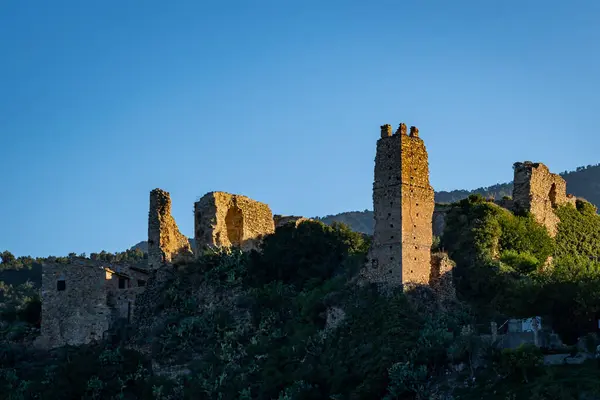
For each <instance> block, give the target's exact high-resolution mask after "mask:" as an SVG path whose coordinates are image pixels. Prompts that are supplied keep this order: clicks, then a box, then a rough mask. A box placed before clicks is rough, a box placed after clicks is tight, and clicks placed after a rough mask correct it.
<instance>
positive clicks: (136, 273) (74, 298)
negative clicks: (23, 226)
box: [36, 259, 148, 348]
mask: <svg viewBox="0 0 600 400" xmlns="http://www.w3.org/2000/svg"><path fill="white" fill-rule="evenodd" d="M147 279H148V271H147V269H146V265H145V262H144V263H142V264H140V265H130V264H117V263H114V264H113V263H107V262H102V261H93V260H88V259H75V260H71V262H70V263H68V264H60V263H51V264H45V265H43V267H42V290H41V300H42V323H41V335H40V337H39V338H38V339H37V342H36V344H37V345H38V346H40V347H43V348H54V347H59V346H65V345H81V344H86V343H90V342H92V341H94V340H101V339H105V338H106V337H107V334H109V333H110V331H111V328H113V327H114V326H115V325H116V324H117V323H118V322H119V321H124V322H129V321H130V320H131V318H132V316H133V312H134V306H135V298H136V296H137V295H138V294H140V293H141V292H142V291H143V290H144V288H145V285H146V281H147Z"/></svg>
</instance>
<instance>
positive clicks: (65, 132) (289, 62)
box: [0, 0, 600, 256]
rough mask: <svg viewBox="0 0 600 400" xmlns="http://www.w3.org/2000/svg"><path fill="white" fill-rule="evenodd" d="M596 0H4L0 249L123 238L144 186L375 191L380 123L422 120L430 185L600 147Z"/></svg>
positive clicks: (269, 196)
mask: <svg viewBox="0 0 600 400" xmlns="http://www.w3.org/2000/svg"><path fill="white" fill-rule="evenodd" d="M599 19H600V1H597V0H590V1H547V0H546V1H542V0H539V1H533V0H531V1H522V0H511V1H509V0H503V1H500V0H495V1H494V0H487V1H482V0H473V1H460V0H453V1H447V0H439V1H419V2H408V1H406V2H405V1H391V0H390V1H385V2H384V1H368V2H367V1H348V0H346V1H334V0H327V1H323V0H302V1H299V0H298V1H281V0H278V1H275V0H273V1H262V0H256V1H249V0H246V1H191V0H190V1H155V0H144V1H132V0H131V1H130V0H128V1H122V0H121V1H113V0H111V1H108V0H103V1H81V0H72V1H64V0H53V1H41V0H38V1H18V0H5V1H2V3H1V4H0V55H1V62H0V171H1V172H0V183H1V188H2V192H1V197H0V199H1V200H0V250H3V249H8V250H10V251H12V252H13V253H14V254H15V255H17V256H20V255H28V254H29V255H32V256H47V255H50V254H52V255H66V254H67V253H69V252H71V251H74V252H77V253H80V252H86V253H88V254H89V253H90V252H94V251H100V250H103V249H104V250H107V251H121V250H124V249H126V248H128V247H129V246H131V245H133V244H135V243H137V242H139V241H140V240H145V239H146V236H147V213H148V194H149V191H150V190H151V189H153V188H155V187H160V188H163V189H165V190H167V191H169V192H170V193H171V197H172V200H173V214H174V217H175V219H176V220H177V223H178V224H179V226H180V228H181V230H182V231H183V233H185V234H187V235H190V236H191V235H192V234H193V212H192V210H193V203H194V201H196V199H197V198H198V197H200V196H202V195H203V194H204V193H206V192H209V191H213V190H223V191H229V192H233V193H240V194H244V195H248V196H250V197H252V198H254V199H256V200H259V201H263V202H267V203H269V204H270V205H271V208H272V210H273V211H274V212H275V213H282V214H297V215H305V216H317V215H318V216H322V215H326V214H333V213H338V212H342V211H351V210H364V209H366V208H368V209H371V208H372V200H371V185H372V180H373V160H374V156H375V143H376V140H377V138H378V136H379V126H380V125H382V124H384V123H390V124H392V125H393V126H394V128H396V127H397V125H398V124H399V123H400V122H402V121H403V122H405V123H407V124H408V125H416V126H417V127H419V129H420V132H421V137H422V138H423V139H424V140H425V142H426V145H427V148H428V150H429V160H430V168H431V182H432V185H433V186H434V188H435V189H436V190H449V189H459V188H461V189H472V188H476V187H480V186H488V185H491V184H495V183H499V182H505V181H509V180H511V179H512V168H511V166H512V163H513V162H515V161H523V160H532V161H542V162H544V163H546V164H548V165H549V167H550V168H551V170H553V171H556V172H560V171H563V170H567V169H574V168H575V167H577V166H579V165H586V164H592V163H597V162H598V161H600V160H599V159H598V158H599V157H598V149H599V148H600V135H599V132H598V112H599V108H600V100H599V93H600V74H599V71H600V46H599V45H598V43H600V24H598V21H599Z"/></svg>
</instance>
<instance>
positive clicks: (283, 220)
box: [273, 214, 312, 229]
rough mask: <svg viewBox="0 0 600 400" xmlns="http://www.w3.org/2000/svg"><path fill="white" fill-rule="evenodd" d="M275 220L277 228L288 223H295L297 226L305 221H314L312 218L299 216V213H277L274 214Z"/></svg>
mask: <svg viewBox="0 0 600 400" xmlns="http://www.w3.org/2000/svg"><path fill="white" fill-rule="evenodd" d="M273 220H274V221H275V229H277V228H279V227H281V226H285V225H287V224H294V225H295V226H296V227H298V225H300V224H301V223H303V222H304V221H312V220H311V219H310V218H305V217H299V216H297V215H279V214H276V215H274V216H273Z"/></svg>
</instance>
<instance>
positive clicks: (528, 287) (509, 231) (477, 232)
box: [442, 196, 600, 343]
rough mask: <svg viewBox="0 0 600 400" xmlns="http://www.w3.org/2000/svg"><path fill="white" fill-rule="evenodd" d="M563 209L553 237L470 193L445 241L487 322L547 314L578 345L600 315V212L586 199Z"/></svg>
mask: <svg viewBox="0 0 600 400" xmlns="http://www.w3.org/2000/svg"><path fill="white" fill-rule="evenodd" d="M556 212H557V214H558V215H559V217H560V218H561V222H560V224H559V225H558V234H557V236H556V238H554V239H551V238H550V237H549V236H548V235H547V233H546V231H545V230H544V229H543V228H542V227H541V226H540V225H538V224H536V223H535V221H534V220H533V219H532V218H531V216H514V215H513V214H511V213H510V212H508V211H506V210H504V209H502V208H500V207H498V206H496V205H495V204H493V203H491V202H487V201H485V200H484V199H483V198H481V197H480V196H471V197H469V198H468V199H465V200H462V201H460V202H458V203H456V204H455V205H454V207H453V208H452V210H451V211H450V212H449V214H448V218H447V226H446V231H445V234H444V238H443V243H442V245H443V246H444V247H445V248H446V249H447V250H449V252H450V256H451V257H452V258H453V259H454V260H455V261H456V262H457V265H458V267H457V268H456V270H455V278H456V284H457V290H458V294H459V296H460V297H461V298H462V299H465V300H466V301H468V302H469V303H470V304H472V305H473V306H474V307H475V309H476V310H477V312H478V314H479V315H480V317H481V319H482V320H486V319H487V320H489V319H490V318H494V317H497V318H501V317H502V318H507V317H529V316H532V315H540V316H543V317H544V318H545V319H546V321H548V322H550V323H551V324H552V326H553V328H554V330H555V331H556V332H557V333H559V334H560V335H561V338H562V339H563V340H564V341H566V342H570V343H572V342H574V341H575V340H576V339H577V337H578V336H580V335H581V334H582V333H585V332H590V331H592V330H594V329H595V324H596V320H597V319H598V315H600V293H598V291H597V288H598V287H599V285H600V263H599V262H598V260H597V259H596V257H597V249H598V248H600V216H598V215H597V214H596V209H595V207H594V206H592V205H591V204H589V203H587V202H584V201H578V202H577V207H573V206H572V205H565V206H561V207H559V208H558V209H557V210H556ZM548 256H552V257H553V260H552V263H551V267H546V259H547V257H548Z"/></svg>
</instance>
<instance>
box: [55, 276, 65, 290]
mask: <svg viewBox="0 0 600 400" xmlns="http://www.w3.org/2000/svg"><path fill="white" fill-rule="evenodd" d="M66 288H67V282H65V280H64V279H60V280H58V281H56V290H58V291H59V292H62V291H63V290H65V289H66Z"/></svg>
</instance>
